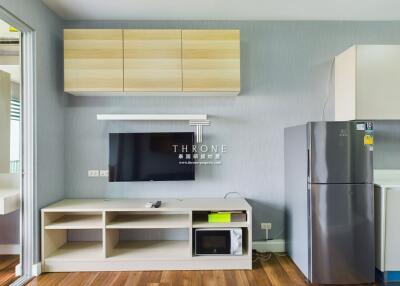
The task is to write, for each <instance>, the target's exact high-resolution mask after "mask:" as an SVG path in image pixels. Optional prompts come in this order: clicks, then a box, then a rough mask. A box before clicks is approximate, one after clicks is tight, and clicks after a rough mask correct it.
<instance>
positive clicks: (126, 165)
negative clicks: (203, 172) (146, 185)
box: [109, 132, 194, 182]
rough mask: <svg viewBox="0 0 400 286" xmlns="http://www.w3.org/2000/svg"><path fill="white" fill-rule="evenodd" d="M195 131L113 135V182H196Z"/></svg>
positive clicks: (111, 168) (110, 164) (111, 152)
mask: <svg viewBox="0 0 400 286" xmlns="http://www.w3.org/2000/svg"><path fill="white" fill-rule="evenodd" d="M193 144H194V133H193V132H177V133H110V150H109V151H110V152H109V181H110V182H128V181H182V180H194V164H193V162H194V160H193V153H192V146H193Z"/></svg>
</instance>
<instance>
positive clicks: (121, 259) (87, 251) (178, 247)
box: [41, 198, 252, 272]
mask: <svg viewBox="0 0 400 286" xmlns="http://www.w3.org/2000/svg"><path fill="white" fill-rule="evenodd" d="M149 200H150V199H148V198H147V199H66V200H62V201H60V202H57V203H55V204H53V205H50V206H48V207H46V208H44V209H42V211H41V218H42V228H41V229H42V230H41V231H42V247H41V249H42V254H41V256H42V259H41V260H42V271H43V272H80V271H156V270H215V269H251V268H252V251H251V250H252V243H251V240H252V238H251V206H250V205H249V204H248V203H247V202H246V200H245V199H243V198H232V199H222V198H196V199H195V198H190V199H169V200H162V201H163V204H162V206H161V207H160V208H146V207H145V205H146V203H147V202H148V201H149ZM238 210H239V211H242V212H245V213H246V214H247V222H231V223H223V224H219V223H217V224H211V223H208V222H207V221H206V220H205V219H204V214H206V213H209V212H216V211H238ZM205 227H207V228H209V227H210V228H211V227H226V228H229V227H242V229H243V230H244V236H243V253H244V254H243V255H240V256H212V255H210V256H193V231H194V229H196V228H205ZM90 240H91V241H90ZM96 240H97V241H96Z"/></svg>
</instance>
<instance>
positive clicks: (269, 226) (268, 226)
mask: <svg viewBox="0 0 400 286" xmlns="http://www.w3.org/2000/svg"><path fill="white" fill-rule="evenodd" d="M261 229H266V230H271V229H272V223H270V222H262V223H261Z"/></svg>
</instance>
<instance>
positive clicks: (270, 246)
mask: <svg viewBox="0 0 400 286" xmlns="http://www.w3.org/2000/svg"><path fill="white" fill-rule="evenodd" d="M253 249H255V250H257V251H259V252H285V240H284V239H271V240H261V241H253Z"/></svg>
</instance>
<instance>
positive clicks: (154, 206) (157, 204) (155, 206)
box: [153, 201, 161, 208]
mask: <svg viewBox="0 0 400 286" xmlns="http://www.w3.org/2000/svg"><path fill="white" fill-rule="evenodd" d="M160 206H161V201H156V202H155V203H153V208H159V207H160Z"/></svg>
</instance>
